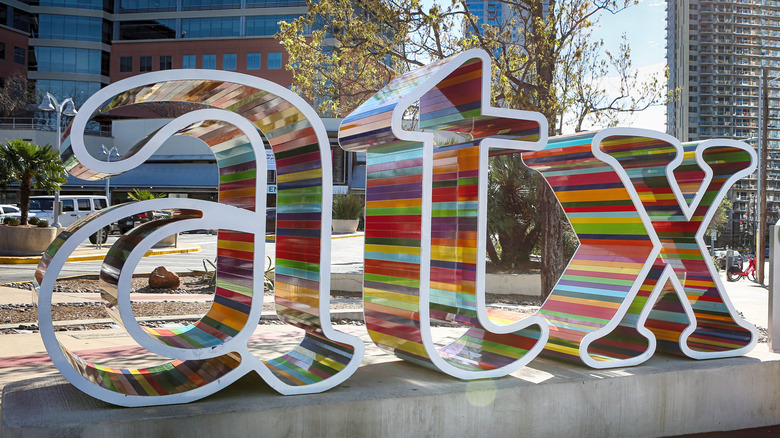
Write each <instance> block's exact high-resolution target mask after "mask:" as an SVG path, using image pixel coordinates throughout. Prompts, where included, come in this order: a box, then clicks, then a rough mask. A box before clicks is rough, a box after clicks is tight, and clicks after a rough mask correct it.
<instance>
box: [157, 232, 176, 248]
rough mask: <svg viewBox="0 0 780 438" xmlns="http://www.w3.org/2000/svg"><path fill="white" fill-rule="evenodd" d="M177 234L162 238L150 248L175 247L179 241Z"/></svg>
mask: <svg viewBox="0 0 780 438" xmlns="http://www.w3.org/2000/svg"><path fill="white" fill-rule="evenodd" d="M178 236H179V235H178V234H171V235H170V236H168V237H166V238H164V239H163V240H161V241H159V242H157V243H155V244H154V246H152V248H170V247H175V246H177V244H178V242H179V239H178Z"/></svg>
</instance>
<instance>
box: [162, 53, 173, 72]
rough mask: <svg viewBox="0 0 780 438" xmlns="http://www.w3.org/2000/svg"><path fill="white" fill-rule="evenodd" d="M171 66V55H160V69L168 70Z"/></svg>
mask: <svg viewBox="0 0 780 438" xmlns="http://www.w3.org/2000/svg"><path fill="white" fill-rule="evenodd" d="M172 68H173V56H171V55H160V70H170V69H172Z"/></svg>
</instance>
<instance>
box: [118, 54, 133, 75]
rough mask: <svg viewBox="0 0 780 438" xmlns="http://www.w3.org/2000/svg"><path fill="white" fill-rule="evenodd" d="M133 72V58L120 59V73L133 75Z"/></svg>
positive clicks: (124, 57)
mask: <svg viewBox="0 0 780 438" xmlns="http://www.w3.org/2000/svg"><path fill="white" fill-rule="evenodd" d="M132 71H133V57H132V56H123V57H121V58H119V72H120V73H131V72H132Z"/></svg>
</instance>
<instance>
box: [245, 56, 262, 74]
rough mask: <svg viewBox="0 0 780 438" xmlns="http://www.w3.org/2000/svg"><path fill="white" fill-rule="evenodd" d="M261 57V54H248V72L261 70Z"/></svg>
mask: <svg viewBox="0 0 780 438" xmlns="http://www.w3.org/2000/svg"><path fill="white" fill-rule="evenodd" d="M261 60H262V58H261V56H260V54H259V53H247V54H246V69H247V70H260V64H261Z"/></svg>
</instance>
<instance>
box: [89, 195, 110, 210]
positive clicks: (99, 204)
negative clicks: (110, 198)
mask: <svg viewBox="0 0 780 438" xmlns="http://www.w3.org/2000/svg"><path fill="white" fill-rule="evenodd" d="M92 202H93V203H94V204H95V210H102V209H104V208H106V207H107V205H106V200H105V199H101V198H96V199H93V200H92Z"/></svg>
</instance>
